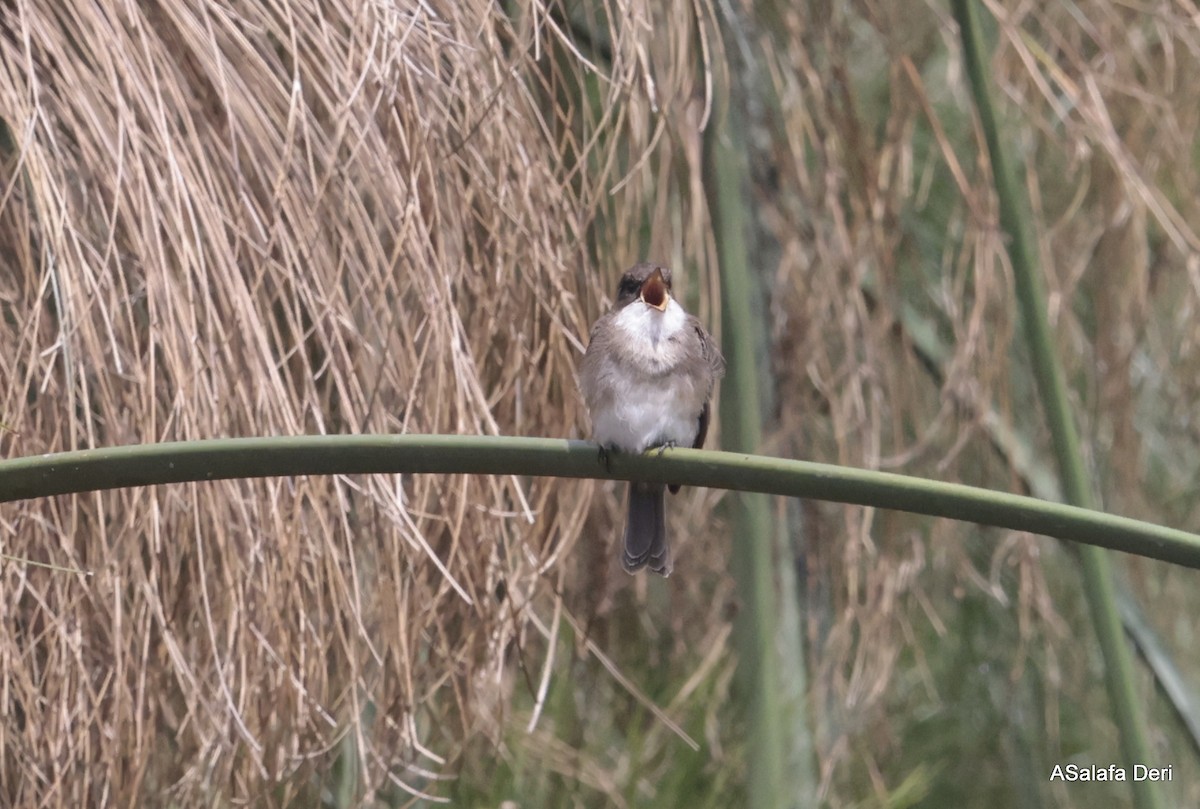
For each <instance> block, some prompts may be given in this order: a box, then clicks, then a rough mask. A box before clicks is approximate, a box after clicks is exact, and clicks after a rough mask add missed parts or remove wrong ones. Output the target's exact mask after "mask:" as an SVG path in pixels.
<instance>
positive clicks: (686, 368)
mask: <svg viewBox="0 0 1200 809" xmlns="http://www.w3.org/2000/svg"><path fill="white" fill-rule="evenodd" d="M724 373H725V359H724V358H723V357H722V356H721V352H720V350H719V349H718V348H717V345H716V343H715V342H714V341H713V338H712V335H710V334H709V333H708V332H707V331H705V330H704V327H703V326H702V325H700V321H699V320H697V319H696V318H695V317H693V316H692V315H689V314H688V313H687V312H685V311H684V310H683V307H682V306H680V305H679V303H678V301H676V300H675V298H673V297H672V296H671V270H670V269H669V268H667V267H663V266H662V265H659V264H648V263H642V264H636V265H634V266H633V267H631V268H630V269H629V270H628V271H626V273H625V274H624V275H622V276H621V282H620V284H619V285H618V286H617V302H616V304H614V306H613V308H612V310H611V311H609V312H608V313H607V314H605V315H603V316H602V317H601V318H600V319H599V320H597V321H596V325H595V326H593V327H592V334H591V338H590V340H589V342H588V347H587V352H586V353H585V354H584V355H583V361H582V362H581V363H580V365H579V389H580V391H581V392H582V393H583V399H584V401H585V402H586V403H587V408H588V412H589V413H590V414H591V417H592V436H593V438H595V440H596V441H597V442H598V443H599V444H600V446H601V447H602V448H603V449H604V450H619V451H621V452H644V451H645V450H646V449H648V448H650V447H675V446H683V447H696V448H699V447H701V446H702V445H703V444H704V436H705V434H706V433H707V432H708V419H709V401H710V400H711V398H712V392H713V387H714V386H715V385H716V383H717V380H718V379H720V378H721V377H722V376H723V375H724ZM665 488H666V487H665V486H663V485H662V484H659V483H636V482H635V483H630V484H629V513H628V516H627V518H626V520H625V550H624V553H623V555H622V557H621V564H622V565H623V566H624V568H625V570H627V571H628V572H630V573H634V572H636V571H638V570H640V569H641V568H643V567H645V566H646V565H649V566H650V569H651V570H652V571H654V572H655V573H658V574H660V575H662V576H669V575H670V574H671V568H672V564H671V551H670V548H669V547H668V546H667V524H666V513H665V505H666V504H665V499H666V498H665V496H664V489H665ZM670 488H671V493H672V494H674V493H675V492H677V491H679V486H678V484H675V485H672V486H671V487H670Z"/></svg>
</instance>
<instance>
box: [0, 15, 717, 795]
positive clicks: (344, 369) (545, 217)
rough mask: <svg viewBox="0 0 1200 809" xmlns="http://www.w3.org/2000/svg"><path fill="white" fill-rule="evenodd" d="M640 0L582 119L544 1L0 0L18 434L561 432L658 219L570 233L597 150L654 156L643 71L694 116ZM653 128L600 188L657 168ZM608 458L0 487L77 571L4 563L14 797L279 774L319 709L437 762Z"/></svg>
mask: <svg viewBox="0 0 1200 809" xmlns="http://www.w3.org/2000/svg"><path fill="white" fill-rule="evenodd" d="M689 7H690V6H689ZM649 8H650V6H649V5H647V6H645V7H638V8H634V9H633V13H632V16H630V17H621V18H618V19H616V20H615V21H614V22H613V24H612V29H611V31H610V36H611V47H610V50H611V55H612V60H613V64H612V67H611V69H609V68H607V67H606V74H605V75H604V76H602V77H600V78H598V79H596V80H595V81H596V83H597V84H598V86H599V88H600V89H599V92H600V93H601V94H602V95H603V97H604V98H605V102H604V109H605V110H606V111H607V114H608V115H610V116H612V119H611V120H602V121H594V122H590V123H589V124H588V125H587V126H582V125H581V124H580V120H581V119H582V117H583V116H582V115H581V114H580V113H579V111H578V110H567V111H564V112H560V113H559V117H558V118H556V116H555V115H554V113H553V109H554V107H553V104H552V103H551V102H552V100H553V98H554V94H555V93H556V92H558V91H560V90H561V88H562V87H563V86H564V85H567V84H569V83H571V82H575V83H578V82H581V81H583V80H584V79H583V77H584V76H585V74H588V73H589V71H590V68H589V67H588V62H587V61H586V59H585V56H584V55H583V54H582V53H580V52H577V51H574V50H573V49H574V47H575V46H573V45H568V43H567V41H566V39H565V38H564V29H563V26H562V25H561V24H560V23H556V22H554V20H552V19H551V18H550V17H549V16H548V15H547V14H546V12H545V10H543V9H541V8H540V7H539V5H538V4H533V3H530V4H517V6H516V7H515V14H514V19H516V20H519V22H518V23H516V24H514V23H513V22H512V20H510V18H508V17H506V16H504V14H503V12H502V9H501V8H500V7H499V6H498V5H497V4H494V3H491V2H482V0H480V1H478V2H458V0H455V1H454V2H437V3H426V4H413V5H411V6H409V7H408V8H407V9H402V8H397V7H394V6H391V5H390V4H385V3H352V4H332V5H331V4H327V3H320V2H306V1H305V0H300V1H299V2H297V1H294V0H289V1H288V2H283V1H282V0H280V1H279V2H269V3H258V2H247V3H234V4H217V5H204V4H195V3H190V2H166V3H162V4H139V3H114V4H94V3H62V4H32V3H17V4H13V5H12V6H10V7H9V8H8V10H6V11H5V12H4V15H3V32H4V36H3V39H2V43H0V64H2V66H3V80H2V81H0V108H3V110H4V111H5V112H4V118H5V122H6V123H7V125H8V127H9V130H10V133H11V138H12V141H13V142H14V144H15V146H14V148H13V150H12V151H11V152H10V154H9V156H8V159H7V162H6V166H5V171H4V198H3V205H2V209H0V244H2V245H3V255H4V270H3V273H2V274H0V307H2V308H0V312H2V318H0V330H2V332H0V345H2V346H3V349H2V352H0V353H2V358H0V380H2V382H0V384H2V388H0V414H2V415H0V421H3V422H4V423H5V424H6V425H8V427H9V428H10V430H11V431H9V432H5V433H4V434H3V436H2V437H0V452H2V453H3V454H4V455H5V456H13V455H19V454H20V455H25V454H36V453H44V452H53V451H58V450H67V449H73V448H81V447H93V446H108V445H118V444H127V443H135V442H149V441H163V440H173V439H202V438H209V437H214V436H241V435H275V434H294V433H305V432H307V433H314V432H315V433H323V432H328V433H335V432H430V433H507V434H525V435H549V436H555V435H566V434H571V433H573V432H574V431H575V430H576V428H577V427H578V426H581V425H582V424H583V421H582V418H581V415H580V405H579V401H578V397H577V395H576V392H575V386H574V383H573V369H574V363H575V359H576V357H577V354H578V351H579V348H580V346H581V340H582V339H584V336H585V335H586V332H587V325H588V323H589V320H590V318H591V317H593V316H594V315H595V313H596V311H597V310H598V308H599V306H600V296H601V295H603V294H606V293H607V292H608V286H609V283H610V277H615V272H616V271H617V269H618V268H619V266H620V264H621V263H622V262H628V261H631V260H632V259H633V258H635V257H636V256H637V255H638V254H639V251H640V245H639V243H638V241H637V239H636V235H637V230H636V228H632V227H630V225H629V223H627V222H620V221H618V222H616V223H614V224H613V226H612V227H613V232H612V233H610V234H609V236H608V238H606V239H605V240H604V242H603V246H602V248H599V249H592V248H589V242H590V239H591V235H590V233H589V228H591V227H592V224H593V220H594V218H595V216H596V215H597V212H598V211H600V209H601V208H602V207H606V206H607V207H610V208H611V207H612V206H614V205H615V204H616V203H614V202H610V197H609V196H608V193H609V190H610V189H611V188H612V186H613V185H614V184H615V183H616V182H617V181H618V180H619V179H621V178H620V177H617V176H614V172H616V171H619V170H622V167H625V169H628V168H629V166H630V165H631V163H632V162H633V161H634V160H636V158H637V157H638V156H639V155H640V154H641V153H642V152H644V151H649V152H652V153H653V152H654V151H655V150H656V149H657V150H658V152H659V154H660V155H661V154H663V153H666V154H668V155H669V153H670V149H669V148H668V147H667V146H665V145H664V144H663V143H662V141H661V140H656V137H657V133H656V129H655V127H656V126H657V127H658V128H659V129H661V128H662V124H655V123H654V121H656V120H660V121H661V120H662V119H663V118H664V116H663V115H662V114H659V115H655V114H654V113H652V108H653V105H654V104H657V105H658V109H659V110H660V111H661V110H663V109H667V110H670V111H671V114H672V115H676V116H678V115H681V114H683V111H686V110H687V109H690V107H688V105H687V103H685V102H688V101H690V99H691V95H692V92H691V84H692V83H693V82H695V80H696V79H695V77H694V76H693V75H692V72H691V71H689V70H686V69H684V68H682V67H680V64H679V63H682V62H684V61H687V62H688V63H689V64H690V59H688V60H684V59H682V58H677V59H676V63H666V64H663V65H655V66H654V68H653V75H654V84H653V87H652V88H650V87H648V84H647V80H648V77H649V76H650V75H651V65H650V57H649V55H648V54H649V51H650V47H649V43H650V41H651V38H652V37H653V36H654V30H653V26H652V25H651V22H650V17H649V15H650V12H649V10H648V9H649ZM671 55H672V56H677V52H676V51H672V52H671ZM650 89H652V95H653V99H654V100H653V102H652V101H651V100H650V98H649V93H648V91H649V90H650ZM680 99H683V100H682V101H681V100H680ZM600 131H603V132H604V133H605V139H604V141H603V142H598V141H596V140H594V136H595V135H596V133H597V132H600ZM620 133H625V134H626V135H628V136H629V137H628V138H627V139H626V140H623V141H622V142H621V143H620V144H619V148H618V144H617V142H616V141H615V140H614V139H613V136H614V135H615V134H620ZM651 157H654V158H655V159H654V160H652V161H650V162H648V163H647V167H648V168H647V169H643V170H640V171H638V172H635V176H633V177H632V178H631V179H630V182H628V183H626V185H625V191H624V192H622V194H621V195H620V196H619V197H618V198H617V201H618V202H621V203H625V202H628V203H629V204H631V205H639V204H640V202H639V201H640V200H644V198H646V197H647V196H649V195H650V194H651V193H652V192H653V177H650V176H648V175H649V173H650V172H649V169H650V168H654V167H656V166H657V165H659V159H660V158H659V156H658V155H654V154H651ZM667 162H668V163H669V162H670V161H669V160H668V161H667ZM597 167H599V168H597ZM572 168H577V170H576V171H575V172H574V173H573V174H572ZM685 233H686V228H684V229H682V230H677V231H675V233H674V235H672V236H670V237H667V236H666V235H665V234H664V236H662V237H661V238H660V241H659V243H658V245H657V247H658V249H659V250H660V251H661V252H660V253H659V255H661V256H662V257H663V258H667V259H676V260H680V259H682V258H685V257H686V256H687V254H685V253H683V252H681V251H679V250H675V253H674V255H668V254H667V253H668V252H670V251H669V249H668V248H669V247H670V245H672V244H676V245H677V244H679V243H680V242H681V237H682V235H684V234H685ZM597 257H599V259H600V260H601V261H602V265H601V266H602V267H603V270H602V271H600V272H597V270H596V269H595V268H596V267H597V263H596V259H597ZM592 488H593V487H592V486H591V485H589V484H579V483H573V484H558V483H556V482H554V481H550V480H542V479H533V480H517V479H480V478H468V477H456V478H447V479H438V478H435V477H414V478H411V479H400V478H385V477H374V478H369V479H353V480H350V479H301V480H267V481H237V482H228V483H220V484H213V485H191V486H176V487H169V488H162V489H153V490H134V491H120V492H112V493H105V494H100V495H95V496H84V497H70V498H59V499H55V500H52V501H46V502H28V503H22V504H18V505H16V506H12V507H6V508H5V510H4V512H3V522H2V523H0V525H2V534H0V536H2V537H3V549H4V551H5V553H8V554H11V555H13V556H15V557H21V558H26V559H29V560H33V561H44V562H51V563H55V564H59V565H65V566H69V567H73V568H77V569H80V570H85V571H89V572H90V573H91V574H92V575H90V576H84V575H77V574H64V573H62V572H56V571H50V570H47V569H44V568H38V567H30V566H25V565H22V564H17V563H13V562H5V564H4V569H3V584H2V585H0V587H2V592H3V598H2V599H0V625H2V626H3V630H2V631H0V660H3V680H4V686H3V688H2V690H0V716H2V717H3V732H2V733H0V796H2V797H0V802H3V803H5V804H6V805H14V806H16V805H32V804H34V803H38V804H40V805H50V806H84V805H100V804H101V803H103V802H104V801H105V800H107V801H110V802H113V803H116V804H123V805H128V804H129V803H130V802H131V801H148V802H150V803H157V802H161V803H166V802H168V800H169V801H174V802H178V803H179V804H182V805H191V804H195V803H211V802H212V801H213V800H214V799H217V800H218V803H219V802H222V801H224V800H232V801H235V802H236V801H242V800H248V801H250V802H251V803H252V804H254V805H261V804H262V803H263V802H272V803H278V804H286V803H288V802H289V801H290V800H292V798H294V797H296V796H297V795H299V796H300V799H301V800H304V797H303V796H304V794H305V792H304V790H305V789H311V788H313V787H312V785H313V784H314V783H316V784H318V785H319V784H320V783H321V781H320V780H319V779H318V780H317V781H316V782H313V781H306V778H307V777H308V776H307V775H306V774H312V773H317V774H318V775H319V774H320V773H324V772H326V771H327V770H328V768H329V765H330V762H331V761H332V760H333V757H334V755H335V754H336V753H337V752H338V750H339V747H338V743H339V740H349V741H351V742H353V743H354V744H355V745H356V746H357V751H358V752H357V756H356V757H352V758H351V759H350V760H351V761H356V762H357V766H359V767H360V768H361V773H359V778H360V781H359V783H360V785H361V792H362V794H363V795H370V794H373V793H374V791H375V790H378V789H385V788H394V787H395V786H397V785H399V786H400V788H402V789H414V790H422V789H426V788H429V789H432V790H434V791H437V790H438V787H437V785H436V784H432V785H431V784H430V781H429V779H428V778H425V777H423V776H421V775H420V772H421V770H422V769H425V770H433V771H438V770H440V769H441V763H442V761H443V760H444V759H445V758H446V757H452V756H453V755H455V750H456V749H457V748H456V744H457V742H458V741H459V740H461V739H462V738H463V737H464V736H465V735H469V734H471V733H473V732H476V731H477V730H478V729H480V728H483V729H487V728H489V727H491V728H494V727H495V726H496V725H497V723H498V722H499V721H500V720H501V719H502V717H503V716H504V712H505V707H504V706H505V701H504V694H505V693H506V689H507V688H508V687H509V685H508V680H509V679H510V673H509V672H508V670H507V669H506V666H505V653H506V651H507V650H508V649H509V648H510V645H511V643H512V642H513V640H514V639H522V638H524V640H525V642H526V643H530V642H533V641H531V640H530V639H529V638H528V637H526V636H533V637H536V636H537V631H536V629H535V628H534V626H533V625H531V624H530V623H529V622H528V614H527V613H528V612H529V611H534V612H539V613H541V614H544V615H545V616H549V615H550V614H551V611H552V610H551V608H552V605H553V599H554V593H555V591H556V589H557V588H558V587H560V586H561V573H558V572H556V570H557V569H558V568H561V567H562V566H563V564H564V560H566V559H570V558H572V555H573V553H574V552H575V549H576V545H577V541H578V539H579V537H580V536H581V531H582V527H583V520H584V517H585V515H586V512H587V506H588V503H589V500H590V493H591V491H592ZM501 587H503V588H504V589H505V590H506V593H507V597H505V598H498V597H497V592H498V591H499V588H501ZM532 661H533V662H532V665H534V666H535V667H536V666H537V665H540V663H539V661H538V658H537V656H536V655H533V656H532ZM368 702H370V703H371V704H372V706H373V707H372V709H371V711H368V709H367V704H368ZM369 714H373V715H374V716H375V718H374V720H373V721H372V720H370V719H369V718H368V716H369ZM410 765H411V766H412V767H414V768H416V769H408V768H409V767H410ZM164 791H165V792H164ZM313 794H315V792H314V793H313ZM166 796H170V797H169V799H168V798H167V797H166ZM309 797H310V799H311V797H312V796H311V795H310V796H309Z"/></svg>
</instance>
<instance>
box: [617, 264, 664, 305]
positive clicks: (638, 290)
mask: <svg viewBox="0 0 1200 809" xmlns="http://www.w3.org/2000/svg"><path fill="white" fill-rule="evenodd" d="M635 301H637V302H640V303H644V304H645V305H647V306H652V307H654V308H655V309H657V310H658V311H660V312H665V311H667V306H668V305H669V304H670V302H671V269H670V268H669V267H663V266H661V265H658V264H644V263H643V264H635V265H634V266H633V267H631V268H630V269H629V270H627V271H626V272H625V274H624V275H622V276H621V282H620V284H619V285H618V286H617V307H618V308H622V307H625V306H628V305H629V304H631V303H633V302H635Z"/></svg>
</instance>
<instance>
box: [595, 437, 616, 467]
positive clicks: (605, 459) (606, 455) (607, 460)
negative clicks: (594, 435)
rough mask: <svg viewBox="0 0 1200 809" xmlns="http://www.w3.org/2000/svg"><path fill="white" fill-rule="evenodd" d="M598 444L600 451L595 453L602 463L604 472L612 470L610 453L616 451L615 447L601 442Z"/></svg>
mask: <svg viewBox="0 0 1200 809" xmlns="http://www.w3.org/2000/svg"><path fill="white" fill-rule="evenodd" d="M599 446H600V452H599V454H598V455H597V458H598V459H599V460H600V463H602V464H604V471H605V472H612V453H614V452H616V448H615V447H606V446H604V445H603V444H600V445H599Z"/></svg>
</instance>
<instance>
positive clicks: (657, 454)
mask: <svg viewBox="0 0 1200 809" xmlns="http://www.w3.org/2000/svg"><path fill="white" fill-rule="evenodd" d="M676 446H678V445H677V444H676V443H675V442H674V441H668V442H666V443H665V444H659V446H658V450H657V451H656V452H655V453H654V457H655V458H661V457H662V456H663V453H665V452H666V451H667V450H669V449H675V447H676Z"/></svg>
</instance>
